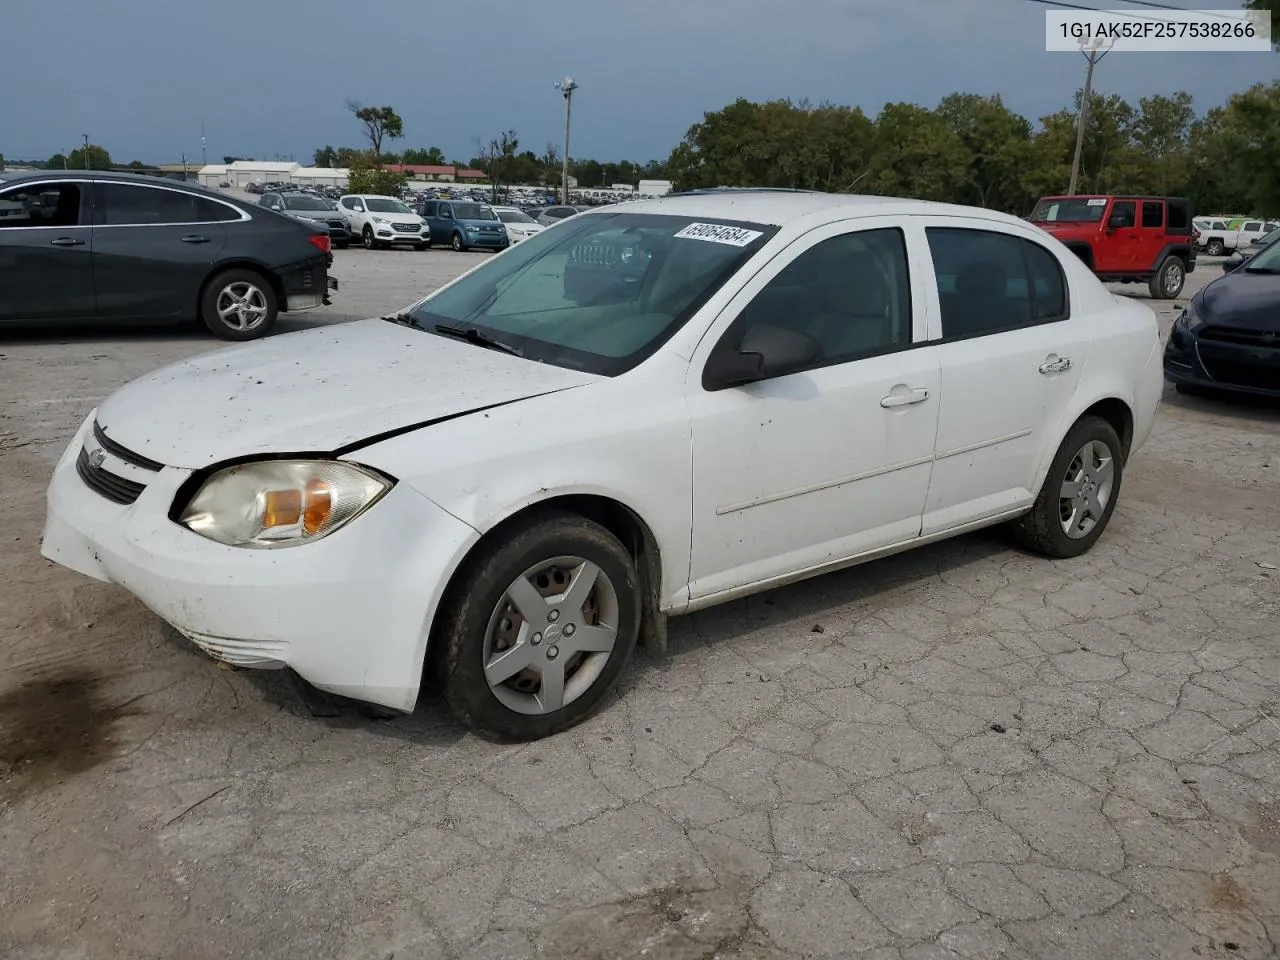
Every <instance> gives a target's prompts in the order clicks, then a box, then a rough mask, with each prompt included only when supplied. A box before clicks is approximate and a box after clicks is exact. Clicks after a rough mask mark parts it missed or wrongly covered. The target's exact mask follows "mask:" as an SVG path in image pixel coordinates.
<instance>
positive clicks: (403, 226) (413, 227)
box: [391, 223, 422, 233]
mask: <svg viewBox="0 0 1280 960" xmlns="http://www.w3.org/2000/svg"><path fill="white" fill-rule="evenodd" d="M391 226H392V227H394V228H395V229H396V230H397V231H399V232H400V233H417V232H418V231H419V230H421V229H422V227H420V226H418V224H416V223H393V224H392V225H391Z"/></svg>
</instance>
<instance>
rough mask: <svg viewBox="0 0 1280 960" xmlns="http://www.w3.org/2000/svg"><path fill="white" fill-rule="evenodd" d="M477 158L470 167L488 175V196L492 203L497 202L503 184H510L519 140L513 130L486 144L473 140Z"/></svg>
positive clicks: (479, 140) (493, 138) (477, 139)
mask: <svg viewBox="0 0 1280 960" xmlns="http://www.w3.org/2000/svg"><path fill="white" fill-rule="evenodd" d="M475 145H476V150H477V154H478V155H477V156H476V158H475V159H474V160H473V161H472V166H474V167H475V168H476V169H478V170H483V171H484V172H485V173H487V174H488V175H489V183H490V195H491V199H492V202H493V203H497V202H498V191H499V189H500V188H501V187H502V185H503V184H504V183H506V184H510V183H511V182H512V181H511V172H512V169H511V168H512V165H513V161H514V160H515V156H516V150H518V149H519V148H520V138H519V137H518V136H517V135H516V132H515V131H514V130H506V131H504V132H503V133H500V134H499V135H498V136H496V137H492V138H491V139H490V140H489V142H488V143H484V142H482V141H481V139H480V138H479V137H476V138H475Z"/></svg>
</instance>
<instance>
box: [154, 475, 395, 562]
mask: <svg viewBox="0 0 1280 960" xmlns="http://www.w3.org/2000/svg"><path fill="white" fill-rule="evenodd" d="M392 483H393V481H391V480H389V479H388V478H386V477H383V476H381V475H379V474H377V473H375V472H374V471H372V470H370V469H368V468H366V467H358V466H356V465H355V464H352V463H345V462H342V461H337V460H264V461H261V462H258V463H246V464H241V465H240V466H236V467H228V468H226V469H225V470H219V471H218V472H217V473H215V474H214V475H213V476H211V477H210V478H209V479H208V480H206V481H205V482H204V484H203V485H202V486H201V487H200V489H199V490H198V491H197V492H196V495H195V496H194V497H192V499H191V502H190V503H189V504H187V507H186V509H185V510H183V511H182V516H181V517H180V518H179V519H180V522H181V523H182V524H183V526H185V527H187V528H188V529H189V530H192V531H194V532H196V533H198V534H200V535H201V536H202V537H208V538H209V539H210V540H216V541H218V542H219V543H225V544H229V545H231V546H236V547H291V546H295V545H297V544H299V543H308V542H310V541H312V540H319V539H320V538H321V537H325V536H328V535H329V534H330V533H333V531H335V530H337V529H338V528H339V527H342V526H344V525H346V524H347V523H349V522H351V521H352V520H354V519H355V518H356V517H358V516H359V515H360V514H361V513H363V512H364V511H365V510H367V509H369V507H371V506H373V504H375V503H377V502H378V500H379V498H381V497H382V495H383V494H385V493H386V492H387V491H388V490H390V489H391V486H392Z"/></svg>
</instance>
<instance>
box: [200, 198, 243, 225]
mask: <svg viewBox="0 0 1280 960" xmlns="http://www.w3.org/2000/svg"><path fill="white" fill-rule="evenodd" d="M195 204H196V218H197V219H198V220H200V221H203V222H205V223H230V222H231V221H232V220H239V219H240V213H239V211H237V210H234V209H232V208H231V207H229V206H227V205H226V204H225V203H218V202H217V201H216V200H210V199H208V198H207V197H196V198H195Z"/></svg>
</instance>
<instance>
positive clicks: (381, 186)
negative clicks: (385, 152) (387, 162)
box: [347, 153, 406, 197]
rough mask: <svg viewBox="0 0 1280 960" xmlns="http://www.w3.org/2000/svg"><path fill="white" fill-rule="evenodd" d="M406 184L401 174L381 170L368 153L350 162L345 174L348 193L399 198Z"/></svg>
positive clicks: (380, 166) (379, 165)
mask: <svg viewBox="0 0 1280 960" xmlns="http://www.w3.org/2000/svg"><path fill="white" fill-rule="evenodd" d="M405 182H406V177H405V175H404V174H403V173H393V172H392V171H390V170H383V169H382V165H381V164H380V163H379V162H378V161H377V160H376V159H375V158H374V157H373V156H372V155H371V154H368V153H361V154H359V155H357V156H356V158H355V159H354V160H353V161H352V163H351V166H350V168H349V172H348V174H347V192H348V193H372V194H378V195H381V196H390V197H395V196H399V194H400V191H401V189H403V187H404V185H405Z"/></svg>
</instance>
